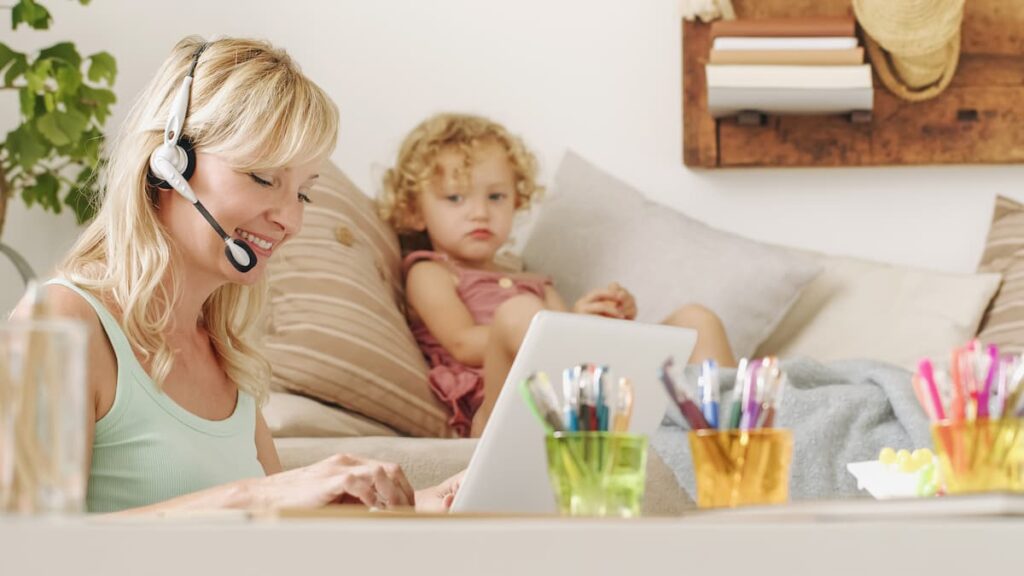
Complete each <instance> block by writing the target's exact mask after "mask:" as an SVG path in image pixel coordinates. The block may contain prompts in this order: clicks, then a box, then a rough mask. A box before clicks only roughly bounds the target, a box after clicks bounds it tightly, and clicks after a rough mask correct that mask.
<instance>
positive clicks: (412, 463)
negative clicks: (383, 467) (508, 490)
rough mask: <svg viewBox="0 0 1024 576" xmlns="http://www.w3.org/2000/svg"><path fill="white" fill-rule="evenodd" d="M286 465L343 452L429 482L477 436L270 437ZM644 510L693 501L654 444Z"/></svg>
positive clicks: (651, 512) (453, 465)
mask: <svg viewBox="0 0 1024 576" xmlns="http://www.w3.org/2000/svg"><path fill="white" fill-rule="evenodd" d="M274 443H275V445H276V446H277V451H278V454H279V455H280V457H281V465H282V466H284V468H285V470H290V469H292V468H298V467H299V466H305V465H307V464H312V463H314V462H316V461H318V460H321V459H323V458H326V457H328V456H330V455H332V454H337V453H346V454H355V455H359V456H365V457H367V458H373V459H374V460H381V461H384V462H395V463H397V464H399V465H401V466H402V470H403V471H404V472H405V475H406V477H407V478H409V482H410V483H411V484H412V485H413V486H414V487H415V488H417V489H420V488H426V487H429V486H433V485H434V484H437V483H438V482H441V481H442V480H444V479H445V478H448V477H449V476H452V475H453V474H455V473H457V472H459V471H460V470H463V469H465V467H466V466H468V465H469V459H470V458H471V457H472V456H473V449H474V448H475V447H476V439H469V438H467V439H438V438H278V439H275V440H274ZM647 454H648V458H647V484H646V487H645V488H644V491H645V494H644V506H643V511H644V515H647V516H676V515H679V514H682V513H683V512H684V511H685V510H688V509H691V508H693V507H694V504H693V500H692V499H691V498H690V497H689V495H687V494H686V492H685V491H684V490H683V489H682V488H680V487H679V482H678V481H677V480H676V477H675V474H673V473H672V470H671V469H670V468H669V467H668V466H667V465H665V462H664V461H663V460H662V459H661V457H660V456H658V453H657V452H655V451H654V450H653V449H652V450H649V451H648V453H647Z"/></svg>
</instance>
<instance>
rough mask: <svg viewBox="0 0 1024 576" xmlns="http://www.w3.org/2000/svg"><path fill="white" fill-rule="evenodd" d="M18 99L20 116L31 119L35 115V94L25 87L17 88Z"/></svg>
mask: <svg viewBox="0 0 1024 576" xmlns="http://www.w3.org/2000/svg"><path fill="white" fill-rule="evenodd" d="M18 101H19V102H20V103H21V116H22V117H23V118H24V119H25V120H31V119H32V118H33V117H34V116H35V115H36V94H35V92H33V91H31V90H29V89H28V88H27V87H21V88H19V89H18Z"/></svg>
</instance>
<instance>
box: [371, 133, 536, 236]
mask: <svg viewBox="0 0 1024 576" xmlns="http://www.w3.org/2000/svg"><path fill="white" fill-rule="evenodd" d="M488 141H494V142H497V143H499V144H500V145H501V146H502V147H503V148H505V151H506V152H507V153H508V160H509V163H510V164H511V165H512V171H513V174H514V177H515V185H516V198H515V200H516V209H517V210H525V209H526V208H529V207H530V204H531V202H533V201H534V200H537V199H539V198H540V195H541V194H542V193H543V191H544V189H543V188H541V187H540V186H538V185H537V182H536V178H537V160H536V158H535V157H534V155H533V154H532V153H531V152H530V151H529V150H527V149H526V145H524V144H523V141H522V140H521V139H519V137H518V136H515V135H513V134H511V133H510V132H509V131H508V130H507V129H505V127H504V126H502V125H501V124H498V123H497V122H493V121H491V120H488V119H487V118H483V117H481V116H472V115H469V114H437V115H435V116H432V117H430V118H427V119H426V120H424V121H423V122H422V123H420V125H419V126H417V127H416V128H414V129H413V131H412V132H410V133H409V135H408V136H406V138H405V141H404V142H402V147H401V149H400V150H399V152H398V160H397V162H396V163H395V166H394V168H391V169H389V170H388V171H387V172H385V173H384V182H383V186H382V188H381V192H380V195H379V196H378V197H377V205H378V211H379V213H380V217H381V218H382V219H383V220H384V221H385V222H387V223H388V224H390V225H391V227H392V228H394V230H395V231H396V232H398V234H399V236H400V237H401V238H402V240H403V242H402V245H403V247H405V246H415V245H419V246H423V240H425V234H424V233H422V232H419V231H417V230H415V229H413V228H411V227H410V222H411V221H412V220H413V218H414V217H415V216H416V215H417V211H418V210H419V206H418V198H419V195H420V193H421V192H423V186H424V184H425V183H426V182H427V181H429V180H430V179H431V177H432V176H433V175H434V174H435V169H436V166H437V155H438V153H439V152H440V151H441V150H444V149H446V148H452V147H454V148H458V149H459V150H461V151H462V152H463V153H464V156H465V158H466V163H467V164H468V163H469V162H470V158H471V156H472V152H473V149H474V148H475V147H476V146H478V145H479V144H480V143H481V142H488ZM420 235H422V236H424V238H420V239H419V240H420V241H419V242H417V241H415V240H416V239H415V238H414V237H417V236H420ZM427 246H429V241H427Z"/></svg>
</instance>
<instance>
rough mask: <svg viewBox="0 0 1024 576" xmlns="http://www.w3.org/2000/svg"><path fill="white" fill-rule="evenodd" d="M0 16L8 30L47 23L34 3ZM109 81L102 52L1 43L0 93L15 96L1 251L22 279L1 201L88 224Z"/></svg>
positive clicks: (3, 174) (1, 191)
mask: <svg viewBox="0 0 1024 576" xmlns="http://www.w3.org/2000/svg"><path fill="white" fill-rule="evenodd" d="M77 1H78V2H79V3H80V4H83V5H85V4H88V3H89V1H90V0H77ZM0 10H9V11H10V13H11V29H12V30H17V29H18V27H19V26H20V25H22V24H24V25H26V26H28V27H29V28H32V29H36V30H43V29H47V28H49V27H50V24H51V22H52V21H53V18H52V17H51V15H50V12H49V11H48V10H47V9H46V8H45V7H44V6H43V5H41V4H40V3H39V2H37V1H36V0H17V1H16V2H15V3H14V4H13V5H8V6H0ZM116 76H117V63H116V62H115V60H114V57H113V56H111V55H110V54H108V53H107V52H97V53H95V54H92V55H89V56H86V57H83V56H81V55H80V54H79V53H78V49H77V48H76V47H75V45H74V44H73V43H71V42H59V43H57V44H54V45H53V46H50V47H48V48H44V49H42V50H39V51H38V52H37V53H34V54H29V53H23V52H18V51H16V50H14V49H13V48H11V47H10V46H8V45H7V44H5V43H2V42H0V91H16V92H17V93H18V104H19V112H20V114H19V117H20V121H21V122H20V124H18V126H17V127H15V128H14V129H13V130H11V131H10V132H8V133H7V136H6V138H5V139H4V140H2V141H0V253H3V254H5V255H7V257H8V258H10V259H11V260H12V261H13V262H14V264H15V266H16V267H17V269H18V272H19V273H20V274H21V276H22V279H23V280H25V281H27V280H29V279H30V278H31V277H32V276H33V272H32V269H31V268H30V267H29V266H28V263H27V262H26V261H25V259H24V258H22V257H21V256H20V255H19V254H18V253H17V251H15V250H14V249H13V248H12V247H10V246H8V245H6V244H4V243H3V241H2V237H3V229H4V223H5V221H6V216H7V203H8V202H9V201H10V200H11V198H14V197H20V198H21V199H22V200H23V201H24V202H25V204H26V205H28V206H33V205H36V204H38V205H39V206H40V207H42V208H43V209H44V210H47V211H51V212H54V213H58V214H59V213H60V212H62V211H63V209H64V208H65V207H68V208H70V209H71V210H73V211H74V214H75V218H76V219H77V221H78V223H79V224H81V223H83V222H86V221H88V220H89V219H90V218H92V216H93V213H94V211H95V201H94V200H95V198H96V197H97V195H98V183H97V181H96V177H95V176H96V171H97V169H98V168H99V165H100V162H101V158H100V151H101V150H102V147H103V131H102V129H103V125H104V124H105V123H106V121H107V118H108V117H109V116H110V107H111V105H113V104H114V101H115V97H114V93H113V92H112V91H111V90H110V88H111V87H112V86H113V84H114V79H115V77H116Z"/></svg>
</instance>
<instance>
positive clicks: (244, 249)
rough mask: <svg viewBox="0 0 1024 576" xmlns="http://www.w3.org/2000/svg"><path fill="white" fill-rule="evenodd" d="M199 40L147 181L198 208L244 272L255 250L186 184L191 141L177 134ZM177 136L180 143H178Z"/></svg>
mask: <svg viewBox="0 0 1024 576" xmlns="http://www.w3.org/2000/svg"><path fill="white" fill-rule="evenodd" d="M206 46H207V45H206V44H203V45H202V46H201V47H200V48H199V49H198V50H196V53H195V55H194V56H193V57H192V66H191V67H190V68H189V70H188V74H187V75H186V76H185V79H184V80H182V82H181V87H180V88H178V93H177V94H176V95H175V96H174V102H173V103H172V104H171V115H170V117H169V118H168V119H167V126H166V127H165V128H164V143H163V144H161V145H160V146H159V147H158V148H157V149H156V150H154V151H153V154H152V155H151V156H150V157H149V172H150V173H149V174H148V175H147V181H148V182H149V184H150V185H152V186H155V187H158V188H167V187H170V188H173V189H174V190H175V191H177V192H178V194H180V195H181V196H182V197H184V198H185V199H186V200H188V201H189V202H191V203H192V205H193V206H195V207H196V209H197V210H199V213H200V214H202V215H203V218H204V219H206V221H207V222H208V223H209V224H210V226H212V227H213V229H214V230H215V231H216V232H217V234H218V235H220V237H221V239H222V240H224V255H225V256H227V259H228V261H229V262H231V265H232V266H234V267H235V269H236V270H238V271H239V272H248V271H249V270H252V269H253V267H255V266H256V254H255V253H253V251H252V248H251V247H250V246H249V244H248V243H247V242H245V241H244V240H236V239H234V238H232V237H230V236H228V235H227V233H226V232H224V228H222V227H221V225H220V224H219V223H218V222H217V219H216V218H214V217H213V215H212V214H210V212H209V211H208V210H207V209H206V207H205V206H203V203H202V202H200V201H199V198H197V197H196V194H195V192H193V191H192V187H191V186H189V185H188V179H189V178H191V177H192V173H193V172H194V171H195V164H196V157H195V152H194V151H193V149H192V143H191V142H190V141H189V140H188V139H187V138H182V137H181V128H182V126H184V124H185V115H186V114H187V113H188V100H189V94H190V92H191V89H192V77H193V75H194V74H195V70H196V64H197V63H198V62H199V56H200V55H201V54H202V53H203V50H205V49H206ZM179 139H180V140H181V143H179Z"/></svg>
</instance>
